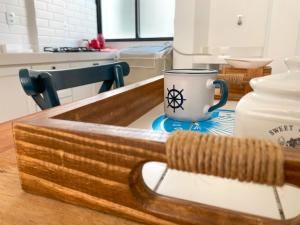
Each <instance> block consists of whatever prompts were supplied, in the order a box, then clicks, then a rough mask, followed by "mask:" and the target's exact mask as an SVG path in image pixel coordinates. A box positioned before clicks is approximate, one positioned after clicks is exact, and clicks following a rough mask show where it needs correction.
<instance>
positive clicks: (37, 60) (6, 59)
mask: <svg viewBox="0 0 300 225" xmlns="http://www.w3.org/2000/svg"><path fill="white" fill-rule="evenodd" d="M114 58H116V53H115V52H82V53H78V52H76V53H45V52H40V53H38V52H37V53H3V54H0V66H13V65H30V64H42V63H47V64H48V63H64V62H78V61H81V62H82V61H93V60H95V61H97V60H109V59H114Z"/></svg>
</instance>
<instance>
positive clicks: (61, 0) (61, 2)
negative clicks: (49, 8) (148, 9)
mask: <svg viewBox="0 0 300 225" xmlns="http://www.w3.org/2000/svg"><path fill="white" fill-rule="evenodd" d="M52 3H53V4H55V5H60V6H63V7H65V1H64V0H52Z"/></svg>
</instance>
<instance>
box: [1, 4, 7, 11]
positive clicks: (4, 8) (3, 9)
mask: <svg viewBox="0 0 300 225" xmlns="http://www.w3.org/2000/svg"><path fill="white" fill-rule="evenodd" d="M0 12H6V7H5V5H4V4H0Z"/></svg>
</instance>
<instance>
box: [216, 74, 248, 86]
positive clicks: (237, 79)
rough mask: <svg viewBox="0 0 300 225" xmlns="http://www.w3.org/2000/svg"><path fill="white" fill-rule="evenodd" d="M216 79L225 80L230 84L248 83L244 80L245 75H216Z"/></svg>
mask: <svg viewBox="0 0 300 225" xmlns="http://www.w3.org/2000/svg"><path fill="white" fill-rule="evenodd" d="M217 79H221V80H225V81H227V82H228V83H231V84H243V83H245V82H247V81H248V80H247V79H245V74H218V76H217Z"/></svg>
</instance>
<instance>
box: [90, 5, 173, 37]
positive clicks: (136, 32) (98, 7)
mask: <svg viewBox="0 0 300 225" xmlns="http://www.w3.org/2000/svg"><path fill="white" fill-rule="evenodd" d="M139 1H140V0H135V38H119V39H118V38H116V39H105V41H108V42H121V41H123V42H124V41H128V42H130V41H173V39H174V37H155V38H141V37H139V28H140V21H139ZM96 8H97V29H98V33H102V15H101V14H102V13H101V0H96Z"/></svg>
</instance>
